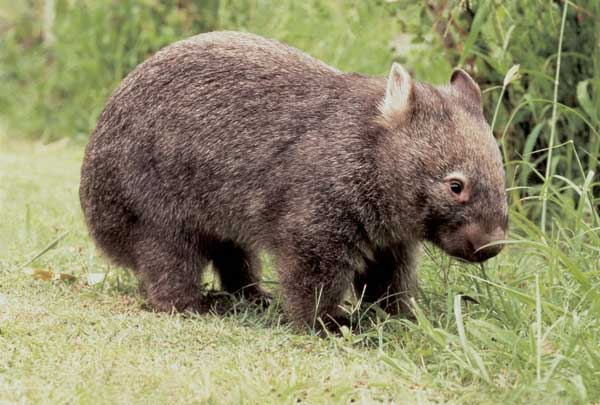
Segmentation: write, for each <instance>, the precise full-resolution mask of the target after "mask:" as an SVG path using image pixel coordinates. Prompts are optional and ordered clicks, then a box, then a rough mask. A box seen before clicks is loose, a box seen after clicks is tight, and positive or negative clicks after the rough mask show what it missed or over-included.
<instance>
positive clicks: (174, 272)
mask: <svg viewBox="0 0 600 405" xmlns="http://www.w3.org/2000/svg"><path fill="white" fill-rule="evenodd" d="M140 234H142V232H140ZM134 251H135V252H134V253H135V270H136V272H137V273H138V274H139V276H140V278H141V282H142V284H143V288H142V289H143V290H144V291H145V292H146V295H147V299H148V301H149V303H150V305H151V306H152V307H153V308H154V309H156V310H158V311H165V312H171V311H179V312H183V311H190V312H200V313H201V312H206V311H208V310H209V309H210V308H209V305H208V303H206V302H204V300H202V299H201V297H200V290H199V281H200V272H201V270H202V268H203V267H204V265H205V264H206V263H207V260H206V259H205V258H204V257H202V256H201V255H200V254H199V252H198V249H197V248H196V247H195V246H193V245H192V244H190V243H187V242H185V241H179V240H178V241H173V240H171V241H169V240H168V239H167V238H164V237H162V238H161V237H155V236H153V235H152V234H149V233H148V234H145V235H144V236H143V237H141V238H140V239H139V240H138V241H136V243H135V245H134Z"/></svg>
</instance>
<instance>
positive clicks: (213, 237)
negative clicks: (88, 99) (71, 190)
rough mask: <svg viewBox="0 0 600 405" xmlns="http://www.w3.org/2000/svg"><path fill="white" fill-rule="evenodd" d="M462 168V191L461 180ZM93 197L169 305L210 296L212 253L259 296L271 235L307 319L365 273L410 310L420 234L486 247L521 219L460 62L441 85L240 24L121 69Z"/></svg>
mask: <svg viewBox="0 0 600 405" xmlns="http://www.w3.org/2000/svg"><path fill="white" fill-rule="evenodd" d="M386 86H387V90H386ZM478 97H479V98H478ZM452 172H460V173H461V174H462V175H463V176H464V177H465V178H466V179H467V184H466V189H465V194H464V195H463V197H465V198H467V196H468V198H467V200H466V201H463V200H458V199H456V198H454V197H455V196H453V195H452V194H451V192H449V191H448V186H447V182H446V180H445V178H446V176H447V175H448V174H449V173H452ZM467 191H468V194H467ZM80 197H81V205H82V207H83V211H84V214H85V218H86V222H87V225H88V227H89V229H90V233H91V235H92V237H93V238H94V240H95V241H96V243H97V244H98V246H99V247H100V248H101V249H102V250H103V251H104V252H105V253H106V254H107V255H108V256H109V257H111V258H112V259H113V260H114V261H115V262H116V263H118V264H121V265H123V266H126V267H130V268H133V269H134V270H135V271H136V273H137V274H138V275H139V277H140V278H141V281H142V283H143V286H144V287H145V290H146V291H147V294H148V299H149V302H150V303H151V304H152V305H153V306H154V307H155V308H157V309H159V310H165V311H169V310H171V309H173V308H174V309H176V310H179V311H184V310H195V311H203V310H205V309H206V303H205V302H203V301H202V300H201V299H200V298H199V293H198V280H199V276H200V274H201V271H202V269H203V268H204V267H205V265H206V264H207V263H208V262H209V261H212V263H213V265H214V268H215V270H216V272H217V274H218V275H219V277H220V280H221V284H222V287H223V288H224V289H225V290H226V291H229V292H232V293H242V294H244V295H246V296H248V297H253V298H255V297H260V296H262V295H263V291H262V290H261V288H260V287H259V285H258V283H259V280H260V261H259V260H258V256H257V255H258V252H259V251H260V250H262V249H264V250H266V251H267V252H269V253H270V254H271V255H273V257H274V258H275V259H276V263H277V268H278V273H279V277H280V282H281V286H282V287H283V292H284V299H285V307H286V310H287V312H288V314H289V315H290V318H291V319H292V320H294V321H296V322H298V323H300V324H307V323H309V324H310V323H312V322H313V321H314V320H315V319H316V318H317V317H323V318H325V317H327V316H330V317H338V316H339V315H340V314H339V310H338V305H339V304H340V302H341V301H342V299H343V296H344V294H346V292H347V291H348V289H349V288H350V287H351V286H352V285H353V284H354V286H355V288H356V289H357V291H358V294H361V293H363V291H364V293H365V298H366V299H368V300H370V301H375V300H378V299H380V298H382V297H384V296H386V295H392V296H394V297H396V298H393V299H392V298H390V299H388V300H387V301H384V305H385V306H386V307H387V308H388V309H389V310H390V311H395V309H398V308H399V309H400V310H402V311H406V310H407V309H408V305H407V302H408V299H409V298H410V297H414V296H415V294H416V286H417V277H416V274H415V266H416V259H417V252H418V250H419V244H420V241H422V240H430V241H432V242H434V243H436V244H438V245H439V246H441V247H442V248H444V249H445V250H447V251H448V252H449V253H450V254H452V255H454V256H458V257H462V258H465V259H467V260H485V259H486V258H487V257H489V256H492V255H494V254H496V253H497V252H498V251H499V249H498V248H490V249H489V250H488V251H485V250H484V252H486V253H485V254H483V255H482V254H481V251H480V252H475V250H476V249H477V248H479V247H480V246H481V244H483V243H487V242H490V241H493V240H496V239H501V238H502V237H503V235H504V230H505V229H506V222H507V219H506V218H507V210H506V196H505V191H504V174H503V169H502V163H501V159H500V155H499V152H498V148H497V146H496V144H495V141H494V140H493V138H492V135H491V131H490V129H489V127H488V125H487V124H486V122H485V119H484V117H483V114H482V111H481V100H480V94H479V89H478V88H477V86H476V85H475V84H474V83H473V82H472V80H471V79H470V78H469V77H468V75H466V74H465V73H464V72H462V71H457V72H455V74H454V76H453V79H452V83H451V84H449V85H447V86H443V87H433V86H430V85H427V84H424V83H418V82H415V81H413V80H412V79H411V78H410V76H408V74H407V73H406V71H404V70H403V69H401V68H400V67H399V66H398V65H395V68H394V69H392V74H391V75H390V78H389V79H388V80H387V81H386V79H384V78H375V77H368V76H363V75H359V74H348V73H342V72H339V71H337V70H335V69H333V68H331V67H329V66H327V65H325V64H324V63H322V62H320V61H318V60H315V59H313V58H311V57H310V56H308V55H306V54H304V53H302V52H300V51H298V50H296V49H294V48H291V47H288V46H286V45H283V44H281V43H279V42H276V41H271V40H267V39H264V38H261V37H258V36H255V35H250V34H241V33H234V32H217V33H208V34H203V35H199V36H197V37H193V38H190V39H188V40H184V41H181V42H177V43H175V44H173V45H171V46H168V47H166V48H165V49H163V50H161V51H160V52H158V53H157V54H155V55H154V56H152V57H151V58H149V59H148V60H147V61H146V62H144V63H142V64H141V65H140V66H138V67H137V68H136V69H135V70H134V71H133V72H131V73H130V74H129V75H128V76H127V78H125V80H123V82H122V84H121V85H120V87H119V88H118V89H117V90H116V92H115V93H114V95H113V96H112V97H111V98H110V100H109V101H108V103H107V105H106V107H105V109H104V111H103V112H102V114H101V116H100V118H99V121H98V125H97V127H96V129H95V131H94V133H93V135H92V137H91V139H90V142H89V144H88V146H87V149H86V153H85V158H84V162H83V167H82V172H81V189H80ZM498 229H501V232H500V233H499V232H498ZM490 235H493V237H492V236H490ZM474 241H475V242H474Z"/></svg>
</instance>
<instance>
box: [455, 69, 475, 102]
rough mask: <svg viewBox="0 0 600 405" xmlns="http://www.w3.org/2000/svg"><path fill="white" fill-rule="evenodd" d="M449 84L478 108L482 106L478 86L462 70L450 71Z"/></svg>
mask: <svg viewBox="0 0 600 405" xmlns="http://www.w3.org/2000/svg"><path fill="white" fill-rule="evenodd" d="M450 84H451V85H452V86H453V87H454V88H455V89H456V90H458V91H459V92H460V93H461V94H463V95H464V96H465V97H466V98H467V99H468V100H471V101H473V103H475V104H476V105H478V106H481V105H482V102H481V90H479V86H478V85H477V83H475V80H473V79H472V78H471V76H469V74H468V73H467V72H465V71H464V70H462V69H459V68H456V69H454V70H453V71H452V77H450Z"/></svg>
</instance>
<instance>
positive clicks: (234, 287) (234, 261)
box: [209, 241, 271, 303]
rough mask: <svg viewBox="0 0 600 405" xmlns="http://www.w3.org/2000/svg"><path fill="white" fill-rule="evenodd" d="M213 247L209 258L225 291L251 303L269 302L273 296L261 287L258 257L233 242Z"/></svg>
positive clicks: (220, 243) (225, 242)
mask: <svg viewBox="0 0 600 405" xmlns="http://www.w3.org/2000/svg"><path fill="white" fill-rule="evenodd" d="M213 245H214V246H213V247H212V249H211V251H210V252H209V256H210V259H211V260H212V262H213V266H214V268H215V270H216V272H217V273H218V274H219V278H220V280H221V286H222V287H223V290H225V291H227V292H229V293H231V294H236V295H240V296H242V297H244V298H246V299H248V300H251V301H260V302H264V303H266V302H268V301H269V299H270V298H271V296H270V295H269V293H267V292H266V291H264V290H263V289H262V288H261V287H260V285H259V283H260V273H261V261H260V258H259V257H258V255H257V254H256V253H255V252H253V251H252V250H250V249H247V248H246V249H245V248H244V247H242V246H241V245H240V244H237V243H235V242H233V241H224V242H215V243H214V244H213Z"/></svg>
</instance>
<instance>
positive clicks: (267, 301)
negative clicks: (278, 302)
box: [244, 289, 273, 308]
mask: <svg viewBox="0 0 600 405" xmlns="http://www.w3.org/2000/svg"><path fill="white" fill-rule="evenodd" d="M244 297H245V299H246V300H248V301H250V302H251V303H253V304H255V305H257V306H259V307H261V308H267V307H268V306H269V305H271V301H273V295H271V294H270V293H268V292H266V291H265V290H263V289H258V291H255V292H253V293H252V294H244Z"/></svg>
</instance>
